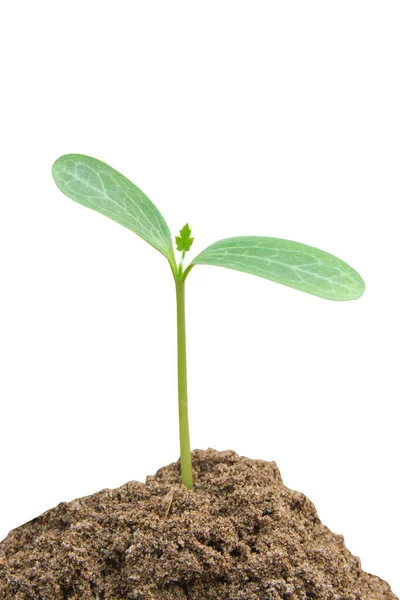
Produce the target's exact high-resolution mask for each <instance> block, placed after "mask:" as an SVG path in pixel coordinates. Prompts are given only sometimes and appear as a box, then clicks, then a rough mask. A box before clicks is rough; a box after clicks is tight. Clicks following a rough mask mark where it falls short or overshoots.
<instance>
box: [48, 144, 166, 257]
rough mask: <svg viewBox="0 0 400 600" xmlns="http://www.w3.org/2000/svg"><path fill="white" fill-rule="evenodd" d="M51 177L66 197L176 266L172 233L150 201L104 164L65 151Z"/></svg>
mask: <svg viewBox="0 0 400 600" xmlns="http://www.w3.org/2000/svg"><path fill="white" fill-rule="evenodd" d="M52 173H53V178H54V181H55V182H56V184H57V186H58V187H59V189H60V190H61V191H62V192H63V193H64V194H65V195H66V196H68V197H69V198H71V199H72V200H75V202H78V203H79V204H82V205H83V206H87V207H88V208H91V209H93V210H95V211H97V212H99V213H101V214H103V215H105V216H106V217H109V218H110V219H112V220H113V221H116V222H117V223H120V225H123V226H124V227H127V228H128V229H130V230H131V231H133V232H134V233H136V234H137V235H139V236H140V237H141V238H142V239H144V240H145V241H146V242H148V243H149V244H150V245H151V246H153V247H154V248H156V249H157V250H158V251H159V252H161V254H163V255H164V256H165V257H166V258H167V259H168V261H169V262H170V264H171V266H172V268H173V269H175V268H176V262H175V256H174V250H173V247H172V238H171V232H170V230H169V228H168V225H167V223H166V221H165V219H164V217H163V216H162V215H161V213H160V211H159V210H158V209H157V207H156V206H155V205H154V204H153V202H152V201H151V200H150V199H149V198H148V197H147V196H146V195H145V194H144V193H143V192H142V191H141V190H140V189H139V188H138V187H137V186H136V185H135V184H134V183H132V182H131V181H129V179H127V178H126V177H124V175H121V173H119V172H118V171H116V170H115V169H113V168H112V167H110V166H109V165H107V164H106V163H103V162H101V161H100V160H97V159H96V158H92V157H91V156H85V155H83V154H66V155H65V156H61V157H60V158H59V159H58V160H56V162H55V163H54V165H53V170H52Z"/></svg>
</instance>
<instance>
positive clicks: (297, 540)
mask: <svg viewBox="0 0 400 600" xmlns="http://www.w3.org/2000/svg"><path fill="white" fill-rule="evenodd" d="M193 468H194V478H195V487H194V490H192V491H190V492H189V491H187V490H186V488H184V487H183V486H182V485H180V484H179V483H178V482H179V463H174V464H172V465H169V466H168V467H164V468H162V469H160V470H159V471H158V472H157V473H156V475H155V476H152V477H148V478H147V480H146V483H144V484H143V483H138V482H130V483H127V484H125V485H123V486H122V487H120V488H118V489H115V490H103V491H101V492H99V493H97V494H93V495H92V496H87V497H85V498H79V499H78V500H74V501H73V502H69V503H61V504H59V505H58V506H57V507H56V508H53V509H51V510H49V511H47V512H46V513H44V514H43V515H41V516H39V517H37V518H36V519H33V521H30V522H29V523H27V524H25V525H23V526H21V527H19V528H17V529H14V530H13V531H11V532H10V533H9V535H8V536H7V537H6V539H5V540H3V542H1V543H0V598H1V600H11V599H13V600H187V599H189V600H211V599H212V600H215V599H216V598H218V600H312V599H320V600H325V599H326V600H398V599H397V598H396V596H395V595H394V594H393V593H392V592H391V590H390V587H389V585H388V584H387V583H386V582H384V581H382V580H381V579H379V578H378V577H374V576H373V575H369V574H367V573H364V572H363V571H362V569H361V565H360V561H359V559H358V558H356V557H355V556H353V555H352V554H351V553H350V552H349V551H348V550H347V549H346V547H345V545H344V542H343V537H342V536H340V535H335V534H334V533H332V532H331V531H329V529H327V528H326V527H325V526H324V525H322V523H321V521H320V520H319V518H318V515H317V513H316V510H315V508H314V505H313V504H312V503H311V502H310V500H308V499H307V498H306V497H305V496H303V495H302V494H300V493H299V492H294V491H292V490H289V489H288V488H286V487H285V486H284V485H283V483H282V480H281V476H280V474H279V471H278V468H277V467H276V465H275V463H268V462H264V461H261V460H251V459H248V458H244V457H240V456H238V455H237V454H235V452H232V451H227V452H216V451H215V450H206V451H200V450H195V451H194V452H193Z"/></svg>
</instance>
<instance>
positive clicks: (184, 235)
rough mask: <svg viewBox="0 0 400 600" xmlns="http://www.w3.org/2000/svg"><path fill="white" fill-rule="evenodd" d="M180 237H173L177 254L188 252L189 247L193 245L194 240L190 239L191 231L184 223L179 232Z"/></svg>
mask: <svg viewBox="0 0 400 600" xmlns="http://www.w3.org/2000/svg"><path fill="white" fill-rule="evenodd" d="M179 233H180V235H177V236H176V237H175V241H176V247H177V249H178V252H188V251H189V250H190V246H191V245H192V244H193V240H194V238H192V237H190V234H191V233H192V230H191V229H190V227H189V225H188V224H187V223H186V225H185V226H184V227H182V229H181V230H180V232H179Z"/></svg>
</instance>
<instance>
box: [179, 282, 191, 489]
mask: <svg viewBox="0 0 400 600" xmlns="http://www.w3.org/2000/svg"><path fill="white" fill-rule="evenodd" d="M175 286H176V315H177V330H178V402H179V440H180V449H181V476H182V483H183V484H184V485H185V486H186V487H187V488H188V490H191V489H192V487H193V476H192V457H191V454H190V437H189V417H188V394H187V370H186V324H185V282H184V281H182V280H177V279H175Z"/></svg>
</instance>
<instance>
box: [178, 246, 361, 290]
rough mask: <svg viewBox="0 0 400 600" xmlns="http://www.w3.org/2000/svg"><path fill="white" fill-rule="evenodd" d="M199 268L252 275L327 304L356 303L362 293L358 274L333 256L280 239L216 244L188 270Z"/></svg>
mask: <svg viewBox="0 0 400 600" xmlns="http://www.w3.org/2000/svg"><path fill="white" fill-rule="evenodd" d="M198 264H203V265H215V266H219V267H226V268H227V269H234V270H236V271H243V272H245V273H251V274H253V275H258V276H259V277H264V278H265V279H269V280H271V281H275V282H277V283H281V284H283V285H287V286H289V287H292V288H296V289H298V290H301V291H303V292H307V293H308V294H313V295H314V296H319V297H320V298H326V299H328V300H355V299H356V298H359V297H360V296H361V295H362V294H363V292H364V289H365V284H364V282H363V280H362V279H361V277H360V275H359V274H358V273H357V271H355V270H354V269H352V268H351V267H350V266H349V265H348V264H347V263H345V262H343V261H342V260H340V259H339V258H336V256H333V255H332V254H328V253H327V252H324V251H323V250H318V248H313V247H312V246H306V245H305V244H300V243H298V242H291V241H289V240H282V239H279V238H270V237H258V236H246V237H233V238H226V239H223V240H219V241H218V242H215V243H214V244H211V246H208V248H206V249H205V250H203V252H200V254H199V255H198V256H196V258H195V259H194V260H193V261H192V263H191V265H189V269H190V268H191V267H192V266H193V265H198Z"/></svg>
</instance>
